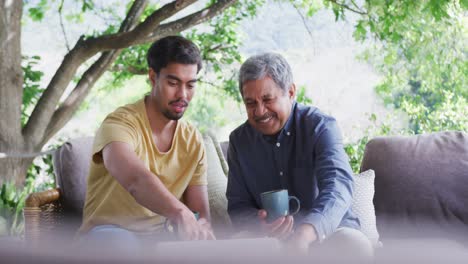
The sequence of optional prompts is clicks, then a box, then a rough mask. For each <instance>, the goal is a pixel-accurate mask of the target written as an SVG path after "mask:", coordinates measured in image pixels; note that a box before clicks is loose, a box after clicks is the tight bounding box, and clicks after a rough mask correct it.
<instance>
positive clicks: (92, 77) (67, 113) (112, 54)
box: [41, 1, 147, 144]
mask: <svg viewBox="0 0 468 264" xmlns="http://www.w3.org/2000/svg"><path fill="white" fill-rule="evenodd" d="M146 4H147V2H146V1H135V2H134V5H133V6H132V7H131V8H130V10H129V12H128V14H127V17H126V18H125V20H124V21H123V22H122V24H121V26H120V29H119V32H124V31H128V30H131V29H133V28H134V27H135V25H136V24H137V23H138V19H139V18H140V16H141V14H142V13H143V11H144V9H145V7H146ZM120 53H121V50H112V51H107V52H104V53H103V54H102V55H101V57H100V58H99V59H98V60H97V61H96V62H95V63H93V65H92V66H91V67H89V69H88V70H87V71H86V72H85V73H84V74H83V76H82V77H81V79H80V81H79V82H78V84H77V85H76V86H75V88H74V89H73V91H72V92H71V93H70V95H69V96H68V97H67V99H65V101H63V103H62V104H61V105H60V107H59V108H58V109H57V110H55V112H54V114H53V116H52V118H51V120H50V122H49V125H48V126H47V130H46V132H45V134H44V137H43V139H42V142H41V144H45V143H46V142H47V141H48V140H49V139H50V138H51V137H52V136H53V135H54V134H55V133H57V132H58V131H59V130H60V129H61V128H62V127H63V126H64V125H65V124H66V123H67V122H68V121H69V120H70V119H71V118H72V117H73V114H74V113H75V111H76V110H77V109H78V107H79V106H80V105H81V103H82V102H83V101H84V99H85V98H86V96H87V95H88V93H89V91H90V90H91V88H92V87H93V86H94V84H95V83H96V81H97V80H98V79H99V77H101V76H102V74H103V73H104V72H105V71H106V70H107V69H108V68H109V66H110V65H111V64H112V63H113V62H114V61H115V60H116V59H117V57H118V56H119V54H120Z"/></svg>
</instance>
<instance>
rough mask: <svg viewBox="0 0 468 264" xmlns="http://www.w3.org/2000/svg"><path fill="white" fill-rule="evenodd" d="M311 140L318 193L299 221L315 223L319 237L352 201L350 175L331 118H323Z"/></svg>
mask: <svg viewBox="0 0 468 264" xmlns="http://www.w3.org/2000/svg"><path fill="white" fill-rule="evenodd" d="M317 129H318V131H317V130H316V132H317V133H316V138H317V139H316V140H315V141H313V142H314V157H315V160H314V163H315V169H314V173H315V175H316V177H317V187H318V190H319V193H318V196H317V197H316V199H315V200H314V201H313V203H312V207H311V208H310V209H309V210H307V211H306V212H305V217H304V218H303V219H302V221H301V223H302V224H304V223H306V224H311V225H312V226H314V228H315V230H316V232H317V237H318V239H319V241H323V240H324V239H325V238H327V237H329V236H330V235H331V234H332V233H333V232H335V230H336V229H337V228H338V226H339V224H340V223H341V220H342V219H343V216H344V215H345V214H346V212H347V211H348V210H349V208H350V206H351V202H352V193H353V175H352V170H351V167H350V165H349V161H348V156H347V155H346V153H345V151H344V148H343V143H342V139H341V134H340V130H339V128H338V126H337V124H336V121H335V120H334V119H326V120H323V121H322V124H320V125H319V126H318V127H317Z"/></svg>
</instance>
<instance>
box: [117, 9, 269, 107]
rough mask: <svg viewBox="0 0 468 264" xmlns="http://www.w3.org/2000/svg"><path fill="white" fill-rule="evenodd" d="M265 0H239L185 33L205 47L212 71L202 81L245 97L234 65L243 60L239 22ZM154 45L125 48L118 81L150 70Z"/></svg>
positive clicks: (205, 58) (207, 65) (204, 56)
mask: <svg viewBox="0 0 468 264" xmlns="http://www.w3.org/2000/svg"><path fill="white" fill-rule="evenodd" d="M263 3H264V1H261V0H256V1H239V2H237V3H236V4H234V5H233V6H231V7H229V8H227V9H226V10H225V11H224V12H223V13H222V14H221V15H219V16H217V17H215V18H214V19H212V20H210V21H209V22H207V23H205V24H203V25H200V26H198V27H195V28H193V29H191V30H189V31H187V32H183V33H182V35H183V36H184V37H186V38H188V39H190V40H192V41H193V42H194V43H195V44H196V45H197V46H198V47H199V48H200V50H201V54H202V59H203V62H204V68H205V72H206V73H209V74H204V77H203V78H204V79H203V80H202V81H204V82H205V83H211V84H212V85H213V86H214V87H219V88H222V89H223V90H224V92H225V93H226V94H227V95H229V96H231V98H233V99H235V100H236V101H238V102H240V99H241V98H240V94H239V91H238V88H237V83H236V80H235V79H234V76H235V72H236V70H237V68H236V67H233V66H231V65H233V64H235V63H238V64H240V62H241V61H242V57H241V55H240V54H239V51H238V50H239V47H240V45H241V38H240V34H239V30H238V28H239V24H240V22H241V21H243V20H245V19H249V18H252V17H253V16H254V15H255V14H256V12H257V9H258V8H259V7H260V6H261V5H263ZM210 4H212V3H211V2H210V3H208V5H210ZM156 8H157V6H148V7H147V9H146V11H145V14H146V15H149V14H151V12H153V11H154V10H155V9H156ZM150 45H151V43H148V44H144V45H138V46H133V47H130V48H127V49H124V50H123V51H122V53H121V54H120V56H119V57H118V58H117V60H116V61H115V63H114V67H113V70H114V71H113V75H114V80H113V82H114V85H116V86H119V85H121V84H122V82H123V81H125V80H128V79H130V78H132V76H134V75H135V74H146V73H147V70H148V65H147V62H146V52H147V50H148V48H149V47H150Z"/></svg>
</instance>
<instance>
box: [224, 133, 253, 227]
mask: <svg viewBox="0 0 468 264" xmlns="http://www.w3.org/2000/svg"><path fill="white" fill-rule="evenodd" d="M227 160H228V165H229V173H228V184H227V190H226V197H227V200H228V213H229V216H230V218H231V221H232V223H233V225H234V228H235V229H236V230H238V231H241V230H249V231H252V230H251V229H252V226H253V225H254V223H255V220H256V216H257V211H258V209H259V208H258V207H257V206H256V204H255V201H254V200H253V198H252V195H251V194H250V193H249V191H248V188H247V184H246V182H245V179H244V177H243V176H245V175H242V170H241V166H240V163H239V157H238V156H237V151H236V140H235V138H234V137H233V136H232V135H231V137H230V139H229V148H228V155H227Z"/></svg>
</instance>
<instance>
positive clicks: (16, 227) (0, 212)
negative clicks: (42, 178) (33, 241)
mask: <svg viewBox="0 0 468 264" xmlns="http://www.w3.org/2000/svg"><path fill="white" fill-rule="evenodd" d="M32 190H33V179H32V178H28V179H26V184H25V186H24V188H22V189H17V188H16V186H15V183H14V181H11V182H4V183H3V184H2V187H1V189H0V219H3V221H4V224H5V225H6V226H5V227H3V230H2V233H0V236H5V235H16V234H20V233H21V232H22V231H23V230H24V224H23V222H22V214H21V213H22V210H23V208H24V202H25V200H26V197H27V195H28V194H29V193H31V192H32Z"/></svg>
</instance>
